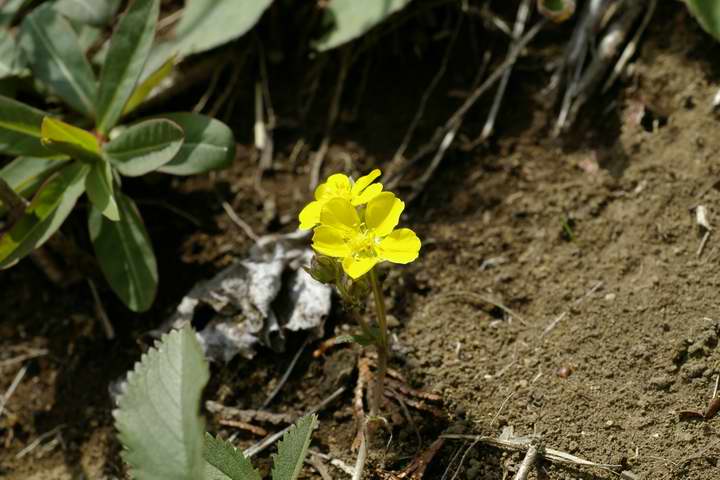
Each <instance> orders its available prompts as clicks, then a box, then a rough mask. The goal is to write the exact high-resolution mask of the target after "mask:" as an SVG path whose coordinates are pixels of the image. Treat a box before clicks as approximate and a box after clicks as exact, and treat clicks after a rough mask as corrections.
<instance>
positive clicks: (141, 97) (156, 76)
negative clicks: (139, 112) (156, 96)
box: [123, 55, 176, 115]
mask: <svg viewBox="0 0 720 480" xmlns="http://www.w3.org/2000/svg"><path fill="white" fill-rule="evenodd" d="M175 60H176V57H175V55H173V56H172V57H170V58H169V59H168V60H167V61H166V62H165V63H163V64H162V65H161V66H160V68H158V69H157V70H155V71H154V72H153V73H151V74H150V76H148V77H147V78H146V79H144V80H142V82H141V83H140V85H138V86H137V88H136V89H135V91H134V92H133V94H132V96H131V97H130V100H128V102H127V104H126V105H125V109H124V110H123V115H126V114H128V113H130V112H132V111H133V110H135V109H136V108H137V107H138V106H139V105H140V104H141V103H142V102H144V101H145V99H146V98H147V97H148V95H150V92H152V91H153V89H154V88H155V87H157V86H158V85H160V82H162V81H163V80H165V79H166V78H167V76H168V75H170V74H171V73H172V71H173V68H174V67H175Z"/></svg>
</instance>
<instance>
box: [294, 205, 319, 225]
mask: <svg viewBox="0 0 720 480" xmlns="http://www.w3.org/2000/svg"><path fill="white" fill-rule="evenodd" d="M321 210H322V203H320V202H317V201H315V202H310V203H308V204H307V205H306V206H305V208H303V209H302V211H301V212H300V215H298V218H299V220H300V230H310V229H311V228H313V227H314V226H315V225H317V224H318V223H320V211H321Z"/></svg>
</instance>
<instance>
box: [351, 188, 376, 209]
mask: <svg viewBox="0 0 720 480" xmlns="http://www.w3.org/2000/svg"><path fill="white" fill-rule="evenodd" d="M382 189H383V186H382V183H373V184H372V185H370V186H369V187H367V188H366V189H365V190H363V191H362V193H361V194H360V195H357V196H353V197H352V200H351V203H352V204H353V205H356V206H357V205H362V204H363V203H368V202H369V201H370V200H372V199H373V198H375V197H377V196H378V195H380V192H382Z"/></svg>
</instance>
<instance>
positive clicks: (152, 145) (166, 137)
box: [103, 119, 184, 177]
mask: <svg viewBox="0 0 720 480" xmlns="http://www.w3.org/2000/svg"><path fill="white" fill-rule="evenodd" d="M183 138H184V134H183V131H182V128H180V127H179V126H178V125H177V124H176V123H174V122H171V121H169V120H163V119H154V120H145V121H143V122H140V123H137V124H135V125H133V126H131V127H129V128H128V129H127V130H125V131H123V132H122V133H121V134H120V136H119V137H117V138H116V139H114V140H112V141H110V142H109V143H106V144H105V146H104V149H103V150H104V152H105V156H106V157H107V158H108V160H110V162H111V163H112V164H113V165H114V166H115V168H117V169H118V171H119V172H120V173H121V174H123V175H125V176H126V177H137V176H140V175H145V174H146V173H148V172H152V171H154V170H157V169H158V168H159V167H161V166H163V165H165V164H166V163H168V162H169V161H170V160H172V159H173V157H174V156H175V155H177V153H178V152H179V151H180V148H181V147H182V144H183Z"/></svg>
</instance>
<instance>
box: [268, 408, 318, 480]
mask: <svg viewBox="0 0 720 480" xmlns="http://www.w3.org/2000/svg"><path fill="white" fill-rule="evenodd" d="M316 427H317V417H316V416H315V415H307V416H305V417H303V418H301V419H300V420H298V421H297V423H295V425H293V426H292V427H290V430H288V431H287V433H286V434H285V435H283V439H282V440H281V441H280V444H279V445H278V453H277V455H273V470H272V478H273V480H295V479H296V478H297V476H298V475H299V474H300V469H301V468H302V465H303V461H304V460H305V454H307V450H308V447H310V440H311V439H312V432H313V430H315V428H316Z"/></svg>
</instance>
